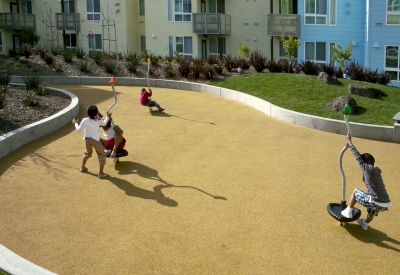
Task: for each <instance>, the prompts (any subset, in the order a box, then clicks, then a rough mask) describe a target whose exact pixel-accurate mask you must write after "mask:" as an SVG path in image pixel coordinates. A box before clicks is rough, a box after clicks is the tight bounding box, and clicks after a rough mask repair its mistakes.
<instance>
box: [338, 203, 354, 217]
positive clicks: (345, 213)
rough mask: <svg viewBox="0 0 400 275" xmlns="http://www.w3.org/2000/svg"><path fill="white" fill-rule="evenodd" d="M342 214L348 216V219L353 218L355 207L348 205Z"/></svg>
mask: <svg viewBox="0 0 400 275" xmlns="http://www.w3.org/2000/svg"><path fill="white" fill-rule="evenodd" d="M341 214H342V216H343V217H346V218H348V219H352V218H353V209H352V208H350V207H348V206H347V207H346V209H344V210H343V211H342V212H341Z"/></svg>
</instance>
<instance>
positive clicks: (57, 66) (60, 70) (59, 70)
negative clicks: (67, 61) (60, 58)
mask: <svg viewBox="0 0 400 275" xmlns="http://www.w3.org/2000/svg"><path fill="white" fill-rule="evenodd" d="M54 70H55V71H56V72H62V67H61V64H60V63H58V62H55V63H54Z"/></svg>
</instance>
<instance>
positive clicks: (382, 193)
mask: <svg viewBox="0 0 400 275" xmlns="http://www.w3.org/2000/svg"><path fill="white" fill-rule="evenodd" d="M346 145H347V146H349V147H350V149H351V152H352V153H353V155H354V157H355V159H356V161H357V162H358V164H359V165H360V167H361V170H362V174H363V181H364V183H365V186H366V187H367V193H366V192H364V191H362V190H360V189H358V188H356V189H354V191H353V193H352V194H351V196H350V199H349V205H348V206H347V208H346V209H344V210H343V211H342V212H341V214H342V215H343V216H344V217H346V218H352V217H353V214H352V211H353V207H354V205H355V204H356V202H358V203H360V204H362V205H364V206H365V207H376V206H379V207H382V208H384V207H389V206H391V205H392V203H391V202H390V199H389V195H388V193H387V192H386V188H385V184H384V183H383V180H382V175H381V173H382V171H381V169H380V168H379V167H376V166H374V164H375V159H374V157H373V156H372V155H370V154H368V153H364V154H362V155H361V154H360V153H359V152H358V150H357V149H356V147H354V145H353V143H352V142H351V136H350V134H347V137H346ZM373 218H374V215H373V214H370V213H368V214H367V217H366V219H362V218H359V219H358V220H357V222H358V223H359V224H360V226H361V228H362V229H363V230H368V223H370V222H371V221H372V219H373Z"/></svg>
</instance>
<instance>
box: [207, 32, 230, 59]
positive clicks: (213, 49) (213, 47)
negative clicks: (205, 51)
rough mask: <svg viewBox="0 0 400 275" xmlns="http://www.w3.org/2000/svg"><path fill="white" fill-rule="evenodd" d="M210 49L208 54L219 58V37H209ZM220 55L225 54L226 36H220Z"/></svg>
mask: <svg viewBox="0 0 400 275" xmlns="http://www.w3.org/2000/svg"><path fill="white" fill-rule="evenodd" d="M208 42H209V45H210V50H209V55H210V56H214V57H216V58H219V56H220V53H219V39H218V37H210V38H209V39H208ZM222 55H223V56H226V38H222Z"/></svg>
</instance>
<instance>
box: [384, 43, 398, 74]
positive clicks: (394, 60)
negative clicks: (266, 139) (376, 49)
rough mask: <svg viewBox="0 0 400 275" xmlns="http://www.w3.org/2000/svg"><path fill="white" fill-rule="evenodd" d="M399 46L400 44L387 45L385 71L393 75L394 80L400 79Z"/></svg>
mask: <svg viewBox="0 0 400 275" xmlns="http://www.w3.org/2000/svg"><path fill="white" fill-rule="evenodd" d="M399 48H400V46H386V54H385V71H386V72H388V73H390V74H391V75H392V80H394V81H399V80H400V75H399V74H400V64H399Z"/></svg>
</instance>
